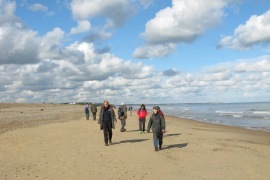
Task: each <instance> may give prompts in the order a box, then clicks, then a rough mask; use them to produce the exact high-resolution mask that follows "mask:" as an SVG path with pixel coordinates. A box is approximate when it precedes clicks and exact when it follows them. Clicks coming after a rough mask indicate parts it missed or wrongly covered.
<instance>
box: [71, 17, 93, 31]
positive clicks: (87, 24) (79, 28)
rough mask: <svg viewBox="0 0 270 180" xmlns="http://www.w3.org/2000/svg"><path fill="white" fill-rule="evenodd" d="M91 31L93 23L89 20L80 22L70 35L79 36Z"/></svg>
mask: <svg viewBox="0 0 270 180" xmlns="http://www.w3.org/2000/svg"><path fill="white" fill-rule="evenodd" d="M90 29H91V23H90V22H89V21H87V20H82V21H78V26H77V27H76V28H71V30H70V34H78V33H83V32H87V31H89V30H90Z"/></svg>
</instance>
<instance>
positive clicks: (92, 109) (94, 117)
mask: <svg viewBox="0 0 270 180" xmlns="http://www.w3.org/2000/svg"><path fill="white" fill-rule="evenodd" d="M91 112H92V115H93V120H94V121H95V120H96V113H97V105H96V104H95V103H92V105H91Z"/></svg>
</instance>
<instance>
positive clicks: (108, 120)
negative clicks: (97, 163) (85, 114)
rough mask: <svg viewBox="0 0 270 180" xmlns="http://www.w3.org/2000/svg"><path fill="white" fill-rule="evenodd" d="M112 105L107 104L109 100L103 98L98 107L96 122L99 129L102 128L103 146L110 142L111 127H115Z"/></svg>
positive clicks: (115, 120)
mask: <svg viewBox="0 0 270 180" xmlns="http://www.w3.org/2000/svg"><path fill="white" fill-rule="evenodd" d="M115 117H116V116H115V113H114V110H113V107H112V106H110V105H109V101H107V100H105V101H104V103H103V106H102V107H101V108H100V113H99V119H98V124H100V130H103V134H104V142H105V146H108V145H111V144H112V129H115V123H116V122H117V119H116V118H115Z"/></svg>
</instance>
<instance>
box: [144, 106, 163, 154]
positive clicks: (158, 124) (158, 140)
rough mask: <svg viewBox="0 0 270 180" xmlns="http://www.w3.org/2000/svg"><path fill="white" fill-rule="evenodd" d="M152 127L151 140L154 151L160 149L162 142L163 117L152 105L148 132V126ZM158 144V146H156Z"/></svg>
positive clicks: (148, 130)
mask: <svg viewBox="0 0 270 180" xmlns="http://www.w3.org/2000/svg"><path fill="white" fill-rule="evenodd" d="M151 127H152V133H153V140H154V148H155V151H158V150H161V149H162V143H163V133H165V120H164V119H163V117H162V116H161V115H160V114H159V113H158V107H157V106H154V107H153V114H152V115H151V117H150V119H149V122H148V126H147V132H148V133H149V132H150V128H151ZM158 146H159V148H158Z"/></svg>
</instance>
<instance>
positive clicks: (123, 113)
mask: <svg viewBox="0 0 270 180" xmlns="http://www.w3.org/2000/svg"><path fill="white" fill-rule="evenodd" d="M118 119H120V121H121V129H120V132H125V131H126V129H125V126H126V120H127V106H126V105H125V103H124V102H122V103H121V106H119V108H118Z"/></svg>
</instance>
